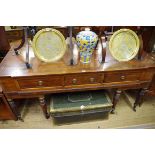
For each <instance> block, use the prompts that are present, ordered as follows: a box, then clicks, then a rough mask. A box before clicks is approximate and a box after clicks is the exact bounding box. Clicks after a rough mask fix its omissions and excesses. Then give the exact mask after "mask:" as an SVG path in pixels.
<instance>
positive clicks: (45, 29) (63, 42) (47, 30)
mask: <svg viewBox="0 0 155 155" xmlns="http://www.w3.org/2000/svg"><path fill="white" fill-rule="evenodd" d="M49 31H52V32H55V33H56V34H58V36H59V37H60V38H61V40H62V44H63V47H64V50H62V51H61V53H60V54H59V55H58V56H56V57H55V58H53V59H50V60H49V59H45V58H44V57H43V56H42V55H41V54H39V52H38V51H37V48H36V42H37V39H38V38H39V36H40V35H41V34H42V33H44V32H49ZM32 48H33V51H34V54H35V55H36V57H37V58H38V59H39V60H41V61H43V62H56V61H58V60H60V59H61V58H62V57H63V56H64V54H65V52H66V41H65V38H64V36H63V34H62V33H61V32H60V31H58V30H56V29H53V28H44V29H41V30H39V31H38V32H37V33H36V34H35V36H34V38H33V41H32Z"/></svg>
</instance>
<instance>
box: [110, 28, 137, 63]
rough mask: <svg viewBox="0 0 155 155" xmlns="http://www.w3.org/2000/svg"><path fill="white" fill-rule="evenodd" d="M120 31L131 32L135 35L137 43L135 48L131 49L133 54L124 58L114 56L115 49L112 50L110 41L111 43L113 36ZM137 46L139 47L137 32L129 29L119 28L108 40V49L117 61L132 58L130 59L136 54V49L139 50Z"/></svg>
mask: <svg viewBox="0 0 155 155" xmlns="http://www.w3.org/2000/svg"><path fill="white" fill-rule="evenodd" d="M122 32H129V33H131V34H132V35H133V36H134V37H135V40H136V44H137V46H136V48H135V50H134V51H133V54H132V55H131V56H130V57H129V58H124V59H121V58H119V57H118V56H116V55H115V51H114V50H113V48H112V43H113V40H114V38H115V37H116V36H117V35H118V34H119V33H122ZM139 47H140V42H139V38H138V36H137V34H136V33H135V32H134V31H132V30H130V29H120V30H118V31H116V32H114V33H113V35H112V36H111V38H110V41H109V51H110V53H111V55H112V56H113V57H114V58H115V59H116V60H118V61H129V60H132V59H133V58H134V57H135V56H136V55H137V53H138V51H139Z"/></svg>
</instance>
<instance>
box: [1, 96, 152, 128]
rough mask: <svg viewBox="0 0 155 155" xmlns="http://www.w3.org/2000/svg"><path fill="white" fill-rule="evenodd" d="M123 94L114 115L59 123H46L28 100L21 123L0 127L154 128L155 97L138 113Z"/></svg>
mask: <svg viewBox="0 0 155 155" xmlns="http://www.w3.org/2000/svg"><path fill="white" fill-rule="evenodd" d="M128 97H129V98H127V97H126V95H122V96H121V98H120V101H119V103H118V105H117V108H116V113H115V114H109V117H107V116H93V117H87V118H85V117H80V118H76V117H74V118H73V117H71V118H67V119H61V120H57V121H55V120H53V119H52V118H50V119H48V120H46V119H45V118H44V117H43V114H42V111H41V109H40V106H39V104H38V102H37V100H28V101H26V103H24V104H23V105H22V109H21V110H22V117H23V118H24V122H20V121H12V120H10V121H0V128H18V129H22V128H26V129H29V128H31V129H34V128H35V129H38V128H39V129H40V128H45V129H47V128H51V129H52V128H57V129H59V128H60V129H66V128H70V129H72V128H73V129H77V128H78V129H81V128H84V129H91V128H92V129H96V128H129V129H130V128H131V129H132V128H155V97H148V98H147V99H146V100H145V102H144V104H143V105H142V107H137V112H134V111H133V110H132V108H131V106H132V105H133V102H134V100H133V98H132V97H131V96H128Z"/></svg>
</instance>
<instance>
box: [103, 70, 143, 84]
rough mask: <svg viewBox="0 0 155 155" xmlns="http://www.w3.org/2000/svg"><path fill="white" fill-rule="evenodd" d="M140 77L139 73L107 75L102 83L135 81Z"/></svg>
mask: <svg viewBox="0 0 155 155" xmlns="http://www.w3.org/2000/svg"><path fill="white" fill-rule="evenodd" d="M140 77H141V73H139V72H121V73H107V74H105V78H104V82H122V81H137V80H139V79H140Z"/></svg>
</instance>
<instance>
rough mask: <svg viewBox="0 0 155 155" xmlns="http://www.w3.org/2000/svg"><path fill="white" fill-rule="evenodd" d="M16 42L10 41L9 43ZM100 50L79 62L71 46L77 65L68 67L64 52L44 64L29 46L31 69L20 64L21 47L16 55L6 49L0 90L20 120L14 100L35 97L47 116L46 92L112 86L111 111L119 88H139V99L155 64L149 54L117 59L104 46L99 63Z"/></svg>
mask: <svg viewBox="0 0 155 155" xmlns="http://www.w3.org/2000/svg"><path fill="white" fill-rule="evenodd" d="M16 44H17V43H16V42H14V43H13V45H12V46H15V45H16ZM98 47H99V46H98ZM100 53H101V49H100V48H97V49H96V52H94V55H93V57H92V61H91V63H90V64H82V63H80V62H79V60H78V52H77V47H76V45H74V59H75V60H74V61H76V62H77V65H74V66H69V65H67V64H69V63H67V62H68V60H69V54H68V52H66V55H65V56H64V58H63V59H62V60H60V61H58V62H55V63H44V62H41V61H39V60H38V59H37V58H36V57H35V56H34V54H33V51H32V49H31V47H30V63H31V65H32V68H31V69H27V68H26V66H25V64H24V62H25V61H24V60H25V58H24V57H25V49H24V48H22V49H21V51H20V55H18V56H17V55H15V54H14V51H13V50H10V51H9V52H8V54H7V55H6V56H5V58H4V59H3V61H2V63H1V64H0V82H1V85H2V89H3V93H4V94H5V96H6V98H7V101H8V102H9V104H10V106H11V107H12V109H13V111H14V112H15V113H16V116H17V117H18V119H20V120H22V118H21V114H20V112H19V111H17V110H16V106H15V104H14V99H19V98H36V97H37V98H38V99H39V103H40V105H41V108H42V111H43V114H44V115H45V117H46V118H49V113H48V110H47V105H46V102H45V98H44V96H45V95H46V94H50V93H59V92H74V91H86V90H97V89H112V88H114V89H115V94H114V96H113V110H112V112H114V110H115V107H116V104H117V102H118V100H119V97H120V95H121V92H122V90H126V89H141V91H142V93H140V95H138V96H137V99H136V102H139V100H141V98H142V96H143V95H144V94H145V92H146V90H147V89H148V86H149V84H150V82H151V80H152V77H153V68H155V63H154V61H153V60H152V59H150V55H149V54H146V56H145V58H144V59H143V60H137V59H133V60H131V61H128V62H118V61H116V60H114V59H113V58H112V56H111V55H110V53H109V52H108V48H107V53H106V58H105V62H104V63H100V62H99V61H98V60H99V59H100V57H101V55H100ZM135 105H137V103H135ZM134 108H135V107H134Z"/></svg>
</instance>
